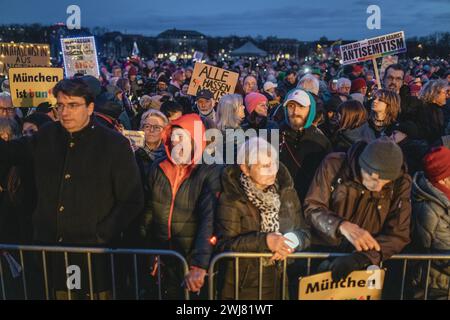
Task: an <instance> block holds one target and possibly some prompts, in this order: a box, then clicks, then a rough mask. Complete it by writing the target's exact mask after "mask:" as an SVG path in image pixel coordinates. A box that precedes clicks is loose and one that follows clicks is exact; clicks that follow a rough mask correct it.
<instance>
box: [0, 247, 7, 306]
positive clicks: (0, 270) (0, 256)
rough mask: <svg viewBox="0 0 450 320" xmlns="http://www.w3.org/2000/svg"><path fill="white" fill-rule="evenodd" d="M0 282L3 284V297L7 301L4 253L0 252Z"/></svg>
mask: <svg viewBox="0 0 450 320" xmlns="http://www.w3.org/2000/svg"><path fill="white" fill-rule="evenodd" d="M0 282H1V284H2V297H3V300H6V290H5V279H4V278H3V266H2V252H1V251H0Z"/></svg>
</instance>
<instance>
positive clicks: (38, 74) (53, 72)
mask: <svg viewBox="0 0 450 320" xmlns="http://www.w3.org/2000/svg"><path fill="white" fill-rule="evenodd" d="M63 78H64V71H63V69H62V68H9V85H10V90H11V98H12V102H13V106H14V107H36V106H38V105H39V104H40V103H42V102H49V103H50V104H51V105H55V104H56V98H55V97H54V96H53V92H52V90H53V87H54V86H55V85H56V84H57V83H58V82H59V81H60V80H62V79H63Z"/></svg>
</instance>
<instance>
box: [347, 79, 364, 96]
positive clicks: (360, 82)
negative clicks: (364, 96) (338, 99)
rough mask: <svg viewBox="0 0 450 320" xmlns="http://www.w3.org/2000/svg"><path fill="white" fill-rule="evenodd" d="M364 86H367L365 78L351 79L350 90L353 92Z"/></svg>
mask: <svg viewBox="0 0 450 320" xmlns="http://www.w3.org/2000/svg"><path fill="white" fill-rule="evenodd" d="M364 87H367V83H366V80H364V79H363V78H358V79H355V80H353V81H352V87H351V89H350V92H351V93H354V92H356V91H358V90H360V89H362V88H364Z"/></svg>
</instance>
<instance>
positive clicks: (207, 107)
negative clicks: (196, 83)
mask: <svg viewBox="0 0 450 320" xmlns="http://www.w3.org/2000/svg"><path fill="white" fill-rule="evenodd" d="M194 110H195V111H196V113H198V114H199V115H200V117H201V118H202V120H203V123H204V124H205V125H206V129H210V128H215V123H216V110H215V109H214V95H213V93H212V92H211V91H209V90H207V89H203V90H200V91H199V92H198V93H197V101H196V103H195V107H194Z"/></svg>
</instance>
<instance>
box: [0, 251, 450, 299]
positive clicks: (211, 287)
mask: <svg viewBox="0 0 450 320" xmlns="http://www.w3.org/2000/svg"><path fill="white" fill-rule="evenodd" d="M3 252H18V257H19V260H20V262H19V265H20V269H21V271H20V273H21V275H20V277H21V286H22V289H23V297H24V299H25V300H28V298H29V296H28V287H27V276H26V273H27V269H26V264H25V260H26V259H25V258H24V253H27V252H34V253H36V254H40V256H41V259H42V260H41V263H42V270H43V275H42V277H43V278H44V279H43V280H44V290H45V298H46V299H47V300H49V299H50V290H51V288H50V286H49V274H48V266H47V255H48V254H50V253H61V254H63V255H64V262H65V267H66V269H67V267H68V266H69V254H85V255H86V258H87V261H88V278H89V297H90V299H91V300H93V299H94V286H93V270H92V256H93V255H109V259H110V263H111V280H112V298H113V299H114V300H115V299H116V298H117V292H116V291H117V290H116V280H115V278H116V275H115V267H114V266H115V264H114V261H115V260H114V259H115V257H116V255H131V256H132V259H133V277H134V298H135V299H136V300H138V299H140V296H139V273H138V259H137V257H138V256H156V257H157V260H156V261H157V280H158V281H157V284H158V299H162V291H161V290H162V289H161V259H160V257H161V256H171V257H174V258H176V259H177V260H178V261H179V262H180V263H181V266H182V269H183V272H184V273H185V274H186V273H187V272H188V271H189V266H188V263H187V262H186V260H185V258H184V257H183V256H181V255H180V254H179V253H178V252H175V251H170V250H153V249H123V248H120V249H119V248H118V249H113V248H89V247H86V248H84V247H54V246H25V245H3V244H0V254H1V255H0V293H1V297H2V299H3V300H6V299H8V294H7V292H6V288H5V268H4V267H3V266H4V265H5V262H4V261H3V262H2V259H3V258H2V255H3V254H2V253H3ZM343 255H345V254H342V253H315V252H300V253H295V254H291V255H289V256H288V259H286V260H284V261H283V262H281V264H282V284H283V285H282V287H281V299H283V300H285V299H286V298H287V295H286V291H287V288H286V283H287V281H286V280H287V266H288V260H289V259H303V260H306V274H305V275H310V274H311V267H312V261H313V260H314V259H327V258H334V257H338V256H343ZM271 256H272V254H270V253H237V252H225V253H221V254H218V255H215V256H214V257H213V258H212V260H211V263H210V267H209V270H208V275H209V277H208V282H207V287H208V298H209V300H215V299H216V298H217V297H216V295H217V293H216V292H215V283H216V278H217V272H216V271H215V269H216V267H217V264H218V262H220V261H221V260H224V259H234V278H235V281H234V285H235V287H234V290H235V298H236V300H238V299H239V260H240V259H258V260H259V270H258V278H259V281H258V298H259V299H260V300H261V298H262V286H263V283H262V281H263V277H262V275H263V258H270V257H271ZM3 260H4V259H3ZM391 260H393V261H396V260H397V261H398V260H400V261H403V264H402V266H401V268H402V277H401V292H400V300H403V299H404V296H405V283H406V275H407V265H408V262H410V261H427V267H426V281H425V291H424V299H425V300H427V299H428V293H429V292H428V291H429V278H430V269H431V262H432V261H437V260H447V261H450V254H426V255H424V254H400V255H395V256H393V257H391V259H390V260H389V261H391ZM381 267H383V264H382V265H381ZM205 286H206V284H205ZM183 290H184V298H185V299H186V300H189V292H188V290H187V288H184V289H183ZM67 295H68V299H69V300H71V290H70V289H67ZM448 300H450V286H449V289H448Z"/></svg>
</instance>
